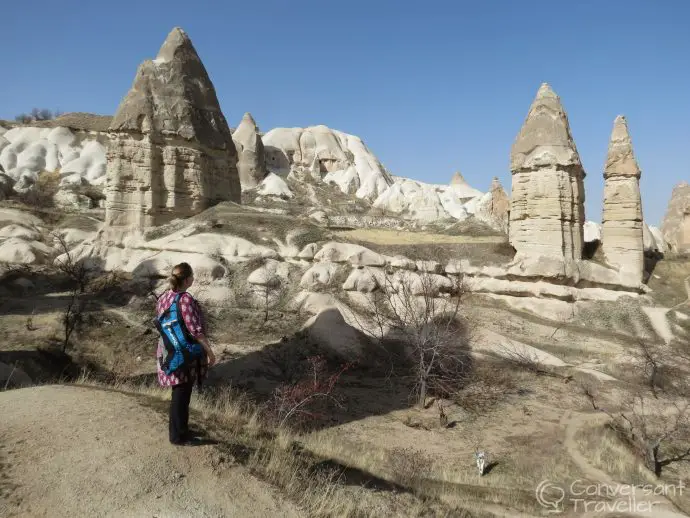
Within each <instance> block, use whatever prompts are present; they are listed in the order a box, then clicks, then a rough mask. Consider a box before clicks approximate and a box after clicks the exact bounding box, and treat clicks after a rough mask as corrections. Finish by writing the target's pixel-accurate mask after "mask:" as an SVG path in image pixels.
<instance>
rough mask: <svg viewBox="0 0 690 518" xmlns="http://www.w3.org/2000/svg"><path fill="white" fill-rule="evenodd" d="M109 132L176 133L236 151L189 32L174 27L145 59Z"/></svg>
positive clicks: (213, 89) (173, 134) (205, 143)
mask: <svg viewBox="0 0 690 518" xmlns="http://www.w3.org/2000/svg"><path fill="white" fill-rule="evenodd" d="M110 131H113V132H117V131H122V132H134V133H144V134H154V135H156V134H159V135H164V136H177V137H181V138H183V139H185V140H190V141H195V142H197V143H199V144H202V145H204V146H208V147H210V148H213V149H231V151H232V152H234V146H233V145H232V138H231V136H230V128H229V127H228V123H227V121H226V120H225V117H224V115H223V112H222V111H221V109H220V104H219V103H218V98H217V96H216V90H215V88H214V87H213V83H211V79H210V78H209V76H208V73H207V72H206V68H205V67H204V65H203V63H202V62H201V59H200V58H199V55H198V54H197V52H196V49H195V48H194V45H193V44H192V41H191V40H190V39H189V37H188V36H187V34H186V33H185V32H184V31H183V30H182V29H180V28H178V27H176V28H174V29H173V30H172V31H170V34H168V37H167V38H166V39H165V42H164V43H163V45H162V46H161V48H160V51H159V52H158V57H156V59H154V60H146V61H144V62H143V63H142V64H141V65H140V66H139V69H138V70H137V75H136V77H135V79H134V83H133V85H132V88H131V89H130V91H129V92H128V93H127V95H126V96H125V98H124V99H123V100H122V102H121V103H120V106H119V107H118V110H117V112H116V113H115V116H114V117H113V120H112V122H111V124H110Z"/></svg>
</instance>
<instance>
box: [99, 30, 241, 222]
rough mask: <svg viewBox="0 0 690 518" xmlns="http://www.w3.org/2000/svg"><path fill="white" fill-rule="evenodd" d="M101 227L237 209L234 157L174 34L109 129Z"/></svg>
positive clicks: (197, 70)
mask: <svg viewBox="0 0 690 518" xmlns="http://www.w3.org/2000/svg"><path fill="white" fill-rule="evenodd" d="M109 132H110V133H111V138H110V142H109V144H108V148H107V161H108V165H107V187H106V226H107V227H108V228H113V227H117V228H122V229H130V230H131V229H143V228H144V227H150V226H157V225H161V224H164V223H166V222H168V221H170V220H172V219H174V218H184V217H189V216H192V215H194V214H197V213H199V212H201V211H203V210H205V209H207V208H208V207H210V206H212V205H214V204H216V203H218V202H221V201H227V200H230V201H235V202H237V203H239V202H240V196H241V192H240V182H239V177H238V173H237V151H236V149H235V145H234V143H233V140H232V136H231V134H230V128H229V127H228V123H227V121H226V120H225V117H224V116H223V113H222V111H221V109H220V105H219V103H218V98H217V97H216V91H215V89H214V88H213V84H212V83H211V79H210V78H209V77H208V73H207V72H206V69H205V68H204V65H203V63H202V62H201V59H199V56H198V54H197V52H196V50H195V49H194V46H193V45H192V42H191V41H190V39H189V37H188V36H187V34H185V32H184V31H183V30H182V29H180V28H174V29H173V30H172V31H171V32H170V34H169V35H168V37H167V39H166V40H165V42H164V43H163V46H162V47H161V49H160V52H159V53H158V56H157V57H156V59H154V60H146V61H144V62H143V63H142V64H141V65H140V66H139V69H138V70H137V75H136V77H135V79H134V84H133V85H132V88H131V89H130V90H129V92H128V93H127V95H126V96H125V98H124V99H123V100H122V102H121V103H120V106H119V107H118V109H117V112H116V113H115V116H114V117H113V120H112V122H111V124H110V128H109Z"/></svg>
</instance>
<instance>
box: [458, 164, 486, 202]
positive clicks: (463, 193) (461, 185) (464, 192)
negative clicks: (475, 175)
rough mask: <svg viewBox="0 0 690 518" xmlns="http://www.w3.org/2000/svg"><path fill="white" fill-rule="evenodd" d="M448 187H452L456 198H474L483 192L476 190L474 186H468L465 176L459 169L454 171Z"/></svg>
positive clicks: (465, 199)
mask: <svg viewBox="0 0 690 518" xmlns="http://www.w3.org/2000/svg"><path fill="white" fill-rule="evenodd" d="M450 187H451V189H453V192H454V193H455V194H456V195H457V196H458V198H460V199H461V200H464V201H467V200H471V199H472V198H476V197H477V196H481V195H482V194H484V193H483V192H481V191H478V190H477V189H475V188H474V187H472V186H470V184H468V183H467V180H465V178H464V177H463V176H462V175H461V174H460V171H456V172H455V174H454V175H453V178H451V180H450Z"/></svg>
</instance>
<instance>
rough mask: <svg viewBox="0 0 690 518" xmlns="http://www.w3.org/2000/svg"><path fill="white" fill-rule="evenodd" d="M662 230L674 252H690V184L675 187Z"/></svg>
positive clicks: (683, 183)
mask: <svg viewBox="0 0 690 518" xmlns="http://www.w3.org/2000/svg"><path fill="white" fill-rule="evenodd" d="M661 232H662V234H663V237H664V239H665V240H666V242H668V244H669V247H670V248H671V251H672V252H675V253H683V252H690V184H688V183H687V182H681V183H679V184H678V185H676V186H675V187H674V188H673V193H672V194H671V200H670V201H669V203H668V208H667V209H666V214H665V216H664V221H663V223H662V225H661Z"/></svg>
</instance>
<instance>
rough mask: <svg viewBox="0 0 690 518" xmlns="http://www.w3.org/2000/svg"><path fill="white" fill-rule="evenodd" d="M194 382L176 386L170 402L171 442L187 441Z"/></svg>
mask: <svg viewBox="0 0 690 518" xmlns="http://www.w3.org/2000/svg"><path fill="white" fill-rule="evenodd" d="M193 388H194V382H193V381H190V382H187V383H182V384H180V385H175V386H174V387H173V388H172V398H171V400H170V425H169V432H170V442H172V443H179V442H182V441H184V440H185V438H186V437H185V436H186V435H187V433H188V432H189V401H190V400H191V399H192V389H193Z"/></svg>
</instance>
